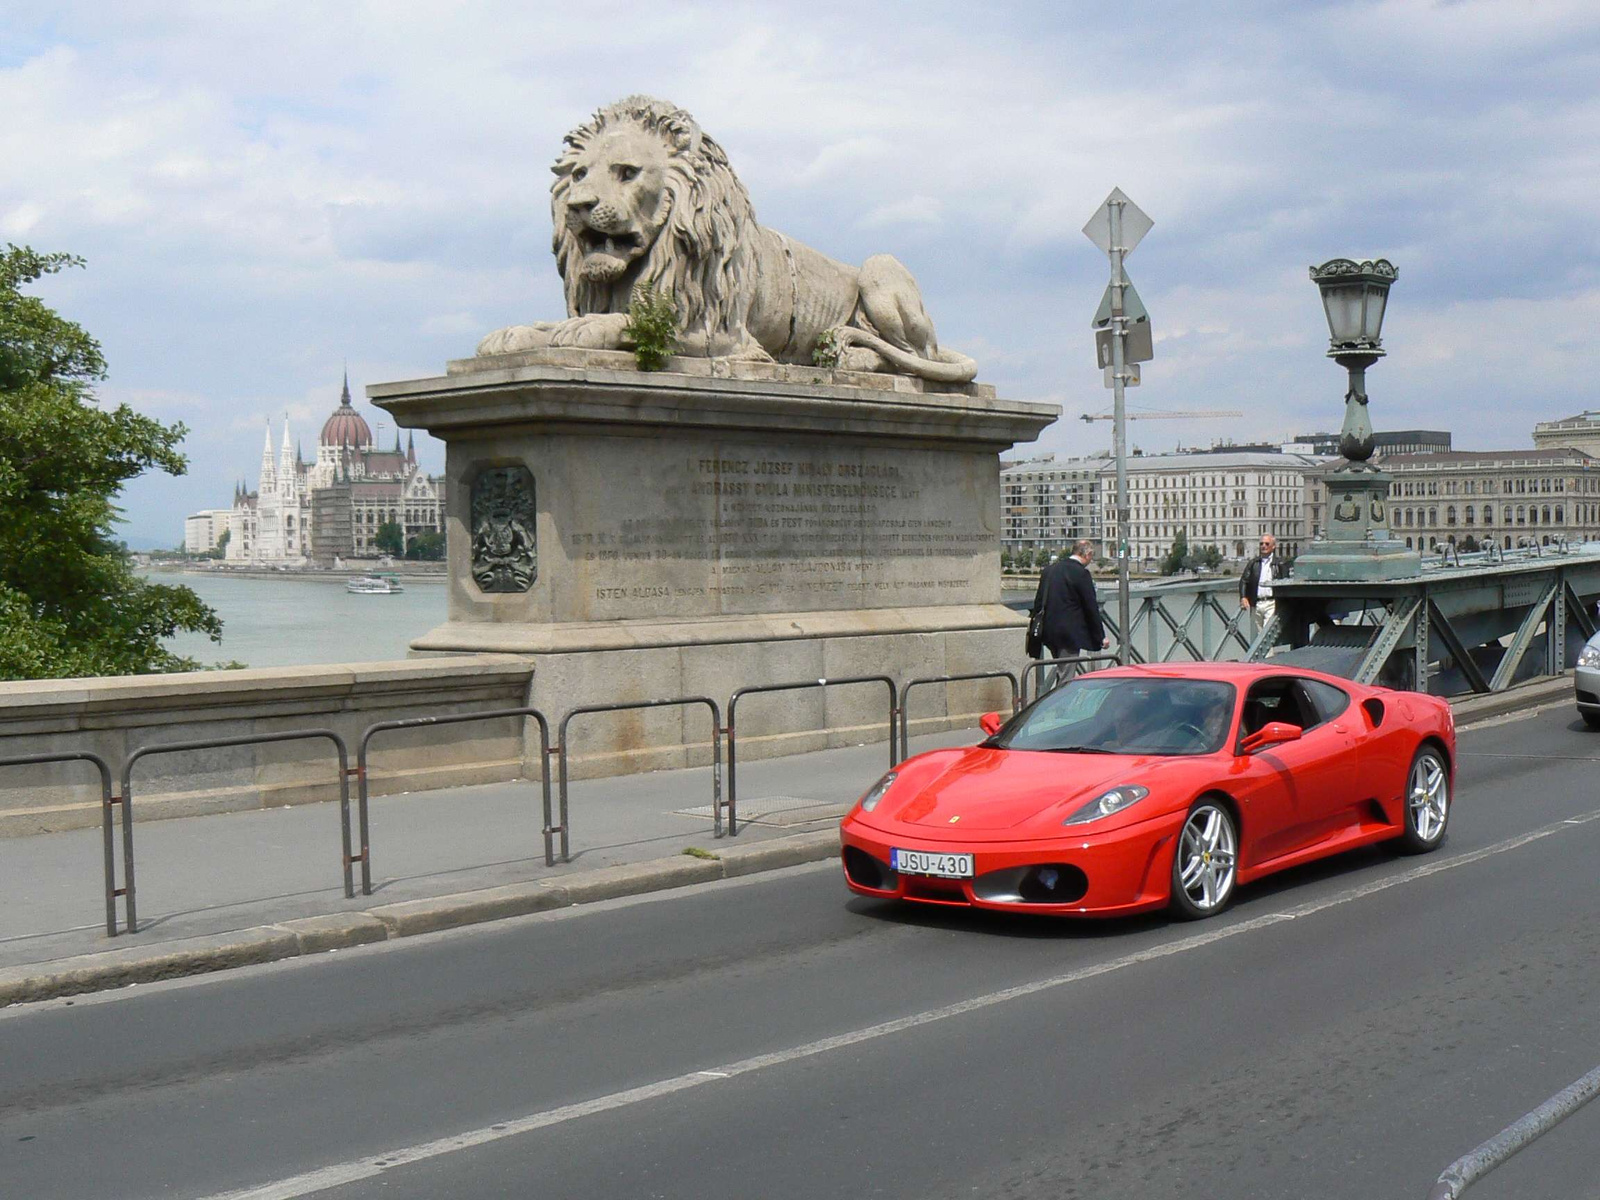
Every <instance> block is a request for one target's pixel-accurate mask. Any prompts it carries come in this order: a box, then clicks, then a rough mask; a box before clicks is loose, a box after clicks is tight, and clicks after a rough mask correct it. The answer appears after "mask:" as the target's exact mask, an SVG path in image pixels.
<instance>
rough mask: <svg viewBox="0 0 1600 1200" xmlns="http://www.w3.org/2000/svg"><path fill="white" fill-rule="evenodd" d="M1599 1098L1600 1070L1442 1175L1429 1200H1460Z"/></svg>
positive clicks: (1546, 1103) (1506, 1129)
mask: <svg viewBox="0 0 1600 1200" xmlns="http://www.w3.org/2000/svg"><path fill="white" fill-rule="evenodd" d="M1596 1096H1600V1067H1596V1068H1595V1069H1594V1070H1592V1071H1590V1072H1589V1073H1588V1074H1587V1075H1585V1076H1584V1077H1583V1078H1582V1079H1580V1080H1578V1081H1577V1082H1576V1083H1574V1084H1573V1085H1572V1086H1571V1087H1569V1088H1566V1089H1565V1090H1564V1091H1560V1092H1557V1093H1556V1094H1555V1095H1554V1096H1552V1097H1550V1099H1548V1100H1546V1101H1545V1102H1544V1103H1543V1104H1541V1105H1540V1106H1539V1107H1538V1108H1536V1109H1534V1110H1533V1111H1532V1112H1531V1113H1528V1114H1527V1115H1526V1116H1524V1117H1522V1118H1520V1119H1519V1120H1516V1121H1514V1122H1512V1123H1511V1124H1510V1125H1508V1126H1506V1128H1504V1129H1502V1130H1501V1131H1500V1132H1499V1133H1497V1134H1495V1136H1494V1137H1492V1138H1490V1139H1489V1140H1488V1141H1487V1142H1485V1143H1483V1145H1481V1146H1479V1147H1478V1148H1477V1149H1476V1150H1473V1151H1472V1152H1471V1153H1469V1154H1464V1155H1462V1156H1461V1157H1460V1158H1458V1159H1456V1161H1455V1162H1453V1163H1451V1164H1450V1165H1449V1166H1448V1167H1446V1168H1445V1169H1444V1170H1443V1171H1442V1172H1440V1174H1439V1180H1438V1182H1437V1183H1435V1184H1434V1185H1433V1190H1432V1191H1430V1192H1429V1193H1428V1200H1456V1197H1458V1196H1460V1195H1461V1193H1462V1192H1464V1191H1466V1190H1467V1189H1468V1188H1469V1187H1471V1186H1472V1185H1473V1184H1474V1183H1476V1182H1477V1181H1478V1180H1480V1179H1482V1178H1483V1177H1484V1176H1485V1175H1487V1174H1488V1173H1489V1172H1490V1171H1492V1170H1494V1169H1495V1168H1496V1167H1498V1166H1500V1165H1501V1164H1502V1163H1504V1162H1505V1161H1506V1160H1507V1159H1508V1158H1510V1157H1511V1156H1512V1155H1513V1154H1515V1153H1516V1152H1517V1151H1519V1150H1521V1149H1523V1148H1524V1147H1525V1146H1527V1145H1528V1144H1529V1143H1530V1142H1533V1141H1536V1140H1537V1139H1539V1138H1541V1137H1543V1136H1544V1135H1545V1134H1547V1133H1549V1132H1550V1131H1551V1130H1552V1129H1554V1128H1555V1127H1556V1126H1557V1125H1559V1124H1561V1122H1562V1121H1565V1120H1566V1119H1567V1118H1568V1117H1570V1116H1571V1115H1572V1114H1573V1113H1575V1112H1577V1111H1578V1110H1579V1109H1580V1108H1582V1107H1583V1106H1584V1105H1585V1104H1587V1103H1589V1101H1591V1100H1593V1099H1594V1098H1595V1097H1596Z"/></svg>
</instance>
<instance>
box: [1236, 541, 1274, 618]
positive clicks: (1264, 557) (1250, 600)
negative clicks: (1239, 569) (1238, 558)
mask: <svg viewBox="0 0 1600 1200" xmlns="http://www.w3.org/2000/svg"><path fill="white" fill-rule="evenodd" d="M1277 548H1278V541H1277V539H1276V538H1274V537H1273V536H1272V535H1271V534H1270V533H1264V534H1262V535H1261V553H1260V554H1258V555H1256V556H1255V557H1254V558H1252V559H1251V560H1250V561H1249V562H1247V563H1246V564H1245V565H1244V573H1243V574H1242V575H1240V576H1239V607H1240V608H1243V609H1247V610H1249V611H1251V612H1253V613H1254V614H1255V618H1256V629H1257V630H1261V629H1265V628H1266V627H1267V626H1268V625H1269V624H1271V623H1272V617H1273V614H1274V613H1275V612H1276V609H1275V608H1274V606H1273V602H1272V584H1273V582H1274V581H1275V580H1278V579H1281V578H1283V572H1282V569H1281V567H1280V566H1279V564H1278V560H1277V557H1276V556H1275V555H1274V553H1273V551H1275V550H1276V549H1277Z"/></svg>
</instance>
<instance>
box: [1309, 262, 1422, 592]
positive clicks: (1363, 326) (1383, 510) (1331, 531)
mask: <svg viewBox="0 0 1600 1200" xmlns="http://www.w3.org/2000/svg"><path fill="white" fill-rule="evenodd" d="M1399 274H1400V273H1399V272H1398V271H1396V270H1395V268H1394V264H1393V263H1391V262H1390V261H1389V260H1388V259H1386V258H1376V259H1369V260H1366V261H1361V262H1357V261H1356V260H1355V259H1350V258H1332V259H1329V260H1328V261H1327V262H1325V263H1323V264H1322V265H1321V266H1320V267H1312V268H1311V278H1312V281H1313V282H1314V283H1316V285H1317V287H1318V288H1319V289H1320V290H1321V292H1322V307H1323V309H1324V310H1325V311H1326V312H1327V315H1328V357H1329V358H1331V359H1333V360H1334V361H1335V362H1337V363H1338V364H1339V365H1340V366H1342V367H1344V369H1345V370H1346V371H1348V372H1349V375H1350V387H1349V390H1348V391H1346V392H1345V397H1344V428H1343V429H1342V430H1340V433H1339V453H1340V454H1342V455H1343V456H1344V459H1345V461H1344V462H1342V463H1340V464H1339V465H1338V466H1337V467H1335V468H1334V470H1333V471H1332V472H1330V473H1329V475H1328V477H1327V486H1328V525H1327V532H1326V535H1325V536H1323V537H1321V538H1318V539H1317V540H1316V541H1315V542H1313V543H1312V544H1311V545H1310V546H1308V547H1307V548H1306V551H1305V553H1304V554H1302V555H1301V556H1300V558H1299V560H1298V561H1297V562H1296V564H1295V576H1296V578H1299V579H1308V580H1344V581H1356V580H1371V579H1403V578H1406V577H1408V576H1411V575H1416V574H1418V573H1419V572H1420V571H1421V569H1422V560H1421V556H1420V555H1419V554H1418V553H1417V552H1416V551H1415V550H1410V549H1407V547H1406V546H1405V544H1404V543H1403V542H1401V541H1400V540H1399V539H1397V538H1395V537H1394V536H1392V535H1391V534H1390V532H1389V511H1388V499H1389V482H1390V481H1389V477H1388V476H1387V475H1384V474H1382V473H1381V472H1379V471H1378V469H1377V468H1376V467H1374V466H1372V465H1371V463H1369V462H1368V461H1367V460H1368V459H1370V458H1371V457H1372V420H1371V418H1369V417H1368V416H1367V368H1368V367H1370V366H1371V365H1372V364H1373V363H1375V362H1377V361H1378V360H1379V359H1380V358H1382V357H1383V354H1384V351H1383V337H1382V333H1383V312H1384V309H1385V308H1386V307H1387V305H1388V301H1389V288H1390V287H1392V286H1393V285H1394V281H1395V280H1396V279H1397V278H1398V277H1399Z"/></svg>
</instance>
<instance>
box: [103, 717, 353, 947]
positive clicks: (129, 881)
mask: <svg viewBox="0 0 1600 1200" xmlns="http://www.w3.org/2000/svg"><path fill="white" fill-rule="evenodd" d="M309 738H326V739H327V740H328V741H330V742H332V743H333V744H334V746H335V748H336V749H337V750H338V752H339V825H340V834H341V835H342V837H343V839H344V855H343V860H344V863H343V865H344V896H345V899H346V900H353V899H355V894H356V891H355V884H354V880H353V878H352V876H351V872H350V868H351V866H352V865H353V864H354V861H355V860H354V859H353V858H352V857H351V855H350V755H349V751H348V750H347V749H346V748H345V744H344V739H343V738H342V737H340V736H339V735H338V734H337V733H335V732H334V731H333V730H331V729H290V730H285V731H284V732H283V733H247V734H241V735H240V736H238V737H229V738H202V739H199V740H197V741H192V742H163V743H161V744H160V745H155V746H140V747H139V748H138V749H137V750H135V751H134V752H133V753H132V754H130V755H128V757H127V759H126V760H124V762H123V764H122V871H123V902H124V905H125V907H126V909H127V915H128V932H129V933H137V932H138V916H137V913H138V908H137V901H136V894H135V891H134V883H133V767H134V764H135V763H137V762H138V761H139V760H140V759H141V758H149V757H151V756H152V755H156V754H181V753H183V752H185V751H188V750H221V749H225V748H227V747H229V746H262V745H267V744H269V743H272V742H297V741H304V740H306V739H309Z"/></svg>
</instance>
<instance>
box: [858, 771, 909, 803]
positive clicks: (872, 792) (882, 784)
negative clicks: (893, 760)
mask: <svg viewBox="0 0 1600 1200" xmlns="http://www.w3.org/2000/svg"><path fill="white" fill-rule="evenodd" d="M899 777H900V776H899V775H898V773H896V772H894V771H890V772H889V773H888V774H887V775H885V776H884V777H883V778H882V779H880V780H878V782H877V783H875V784H873V785H872V786H871V787H870V788H868V789H867V794H866V795H865V796H863V797H861V811H862V812H871V811H872V810H873V809H875V808H877V807H878V801H879V800H882V799H883V795H884V793H885V792H887V791H888V790H889V787H890V785H892V784H893V783H894V781H895V780H896V779H898V778H899Z"/></svg>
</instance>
